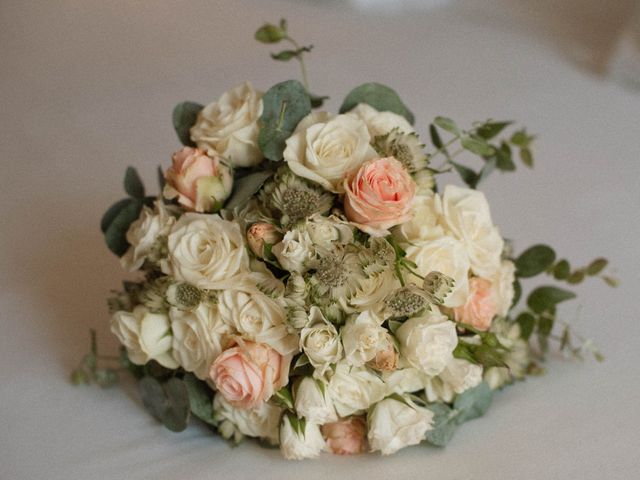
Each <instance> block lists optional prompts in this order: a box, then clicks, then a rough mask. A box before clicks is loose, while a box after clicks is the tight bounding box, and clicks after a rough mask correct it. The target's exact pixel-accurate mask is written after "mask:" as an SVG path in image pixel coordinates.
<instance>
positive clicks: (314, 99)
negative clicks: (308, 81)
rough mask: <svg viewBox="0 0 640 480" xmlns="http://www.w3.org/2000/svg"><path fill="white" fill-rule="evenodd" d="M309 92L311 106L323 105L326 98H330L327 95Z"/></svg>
mask: <svg viewBox="0 0 640 480" xmlns="http://www.w3.org/2000/svg"><path fill="white" fill-rule="evenodd" d="M308 93H309V98H310V99H311V108H319V107H321V106H322V104H323V103H324V101H325V100H328V99H329V97H328V96H327V95H314V94H313V93H310V92H308Z"/></svg>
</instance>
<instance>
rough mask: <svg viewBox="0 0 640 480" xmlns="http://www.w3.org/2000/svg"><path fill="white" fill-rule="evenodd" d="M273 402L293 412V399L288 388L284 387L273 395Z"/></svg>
mask: <svg viewBox="0 0 640 480" xmlns="http://www.w3.org/2000/svg"><path fill="white" fill-rule="evenodd" d="M273 397H274V398H273V400H274V401H275V402H276V403H278V404H280V405H282V406H283V407H285V408H288V409H289V410H293V397H292V396H291V392H290V391H289V389H288V388H287V387H282V388H281V389H280V390H278V391H277V392H276V393H274V394H273Z"/></svg>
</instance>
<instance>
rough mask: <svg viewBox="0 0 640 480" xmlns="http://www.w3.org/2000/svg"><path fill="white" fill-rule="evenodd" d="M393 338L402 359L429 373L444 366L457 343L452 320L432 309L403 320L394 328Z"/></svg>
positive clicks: (439, 371)
mask: <svg viewBox="0 0 640 480" xmlns="http://www.w3.org/2000/svg"><path fill="white" fill-rule="evenodd" d="M396 338H397V339H398V341H399V342H400V353H401V355H402V358H404V359H405V360H406V361H407V362H408V363H409V364H410V365H411V366H413V367H415V368H418V369H420V370H422V371H423V372H424V373H426V374H427V375H431V376H433V375H438V374H439V373H441V372H442V371H443V370H444V369H445V367H446V366H447V365H448V364H449V362H450V361H451V360H452V359H453V350H454V349H455V348H456V346H457V345H458V335H457V334H456V326H455V323H454V322H451V321H449V320H448V319H447V317H446V316H444V315H442V314H440V313H438V312H435V311H428V312H427V313H426V314H425V315H424V316H422V317H417V318H410V319H409V320H407V321H406V322H404V323H403V324H402V325H401V326H400V328H398V330H397V331H396Z"/></svg>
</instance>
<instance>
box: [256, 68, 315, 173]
mask: <svg viewBox="0 0 640 480" xmlns="http://www.w3.org/2000/svg"><path fill="white" fill-rule="evenodd" d="M262 102H263V105H264V107H263V108H264V109H263V112H262V116H261V117H260V124H261V128H260V133H259V135H258V145H259V146H260V150H262V153H263V154H264V156H265V157H266V158H268V159H269V160H271V161H274V162H278V161H280V160H282V152H283V151H284V148H285V141H286V140H287V138H289V137H290V136H291V134H292V133H293V131H294V130H295V128H296V126H297V125H298V123H299V122H300V120H302V119H303V118H304V117H305V116H306V115H308V114H309V113H310V112H311V99H310V98H309V95H308V94H307V91H306V89H305V88H304V86H303V85H302V84H301V83H300V82H298V81H297V80H287V81H285V82H281V83H278V84H276V85H274V86H273V87H271V88H270V89H269V90H267V93H265V94H264V96H263V97H262Z"/></svg>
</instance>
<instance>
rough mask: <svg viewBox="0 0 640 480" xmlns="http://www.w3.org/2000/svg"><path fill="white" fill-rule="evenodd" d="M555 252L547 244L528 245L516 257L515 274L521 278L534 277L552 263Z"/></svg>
mask: <svg viewBox="0 0 640 480" xmlns="http://www.w3.org/2000/svg"><path fill="white" fill-rule="evenodd" d="M555 259H556V252H554V250H553V249H552V248H551V247H549V246H548V245H534V246H532V247H529V248H528V249H526V250H525V251H524V252H522V253H521V254H520V256H519V257H518V258H517V259H516V275H517V276H518V277H521V278H528V277H534V276H536V275H538V274H539V273H542V272H544V271H545V270H546V269H547V268H549V267H550V266H551V265H553V262H554V261H555Z"/></svg>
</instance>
